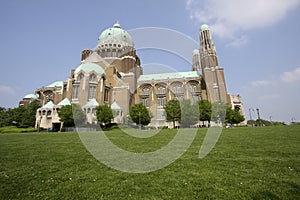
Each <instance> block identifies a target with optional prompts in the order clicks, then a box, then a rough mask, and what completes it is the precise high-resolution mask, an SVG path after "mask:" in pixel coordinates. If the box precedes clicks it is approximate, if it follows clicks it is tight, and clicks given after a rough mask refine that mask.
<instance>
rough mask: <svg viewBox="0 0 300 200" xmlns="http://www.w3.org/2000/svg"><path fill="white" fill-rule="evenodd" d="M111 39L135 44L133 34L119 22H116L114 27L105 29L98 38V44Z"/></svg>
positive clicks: (130, 44)
mask: <svg viewBox="0 0 300 200" xmlns="http://www.w3.org/2000/svg"><path fill="white" fill-rule="evenodd" d="M109 40H112V41H116V42H125V43H127V44H128V45H129V46H134V43H133V40H132V38H131V36H130V35H129V33H128V32H127V31H125V30H123V29H122V28H121V26H120V24H119V23H115V24H114V25H113V27H111V28H108V29H106V30H104V31H103V32H102V33H101V34H100V36H99V38H98V44H100V43H105V42H106V41H109Z"/></svg>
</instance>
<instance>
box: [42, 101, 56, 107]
mask: <svg viewBox="0 0 300 200" xmlns="http://www.w3.org/2000/svg"><path fill="white" fill-rule="evenodd" d="M54 106H55V105H54V103H53V102H52V101H49V102H48V103H46V104H45V105H44V106H43V107H42V108H48V109H52V108H53V107H54Z"/></svg>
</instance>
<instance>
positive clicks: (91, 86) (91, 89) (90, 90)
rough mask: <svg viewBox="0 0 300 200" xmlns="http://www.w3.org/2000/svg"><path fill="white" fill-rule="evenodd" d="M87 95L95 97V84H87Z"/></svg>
mask: <svg viewBox="0 0 300 200" xmlns="http://www.w3.org/2000/svg"><path fill="white" fill-rule="evenodd" d="M88 97H89V99H93V98H96V86H95V85H90V86H89V94H88Z"/></svg>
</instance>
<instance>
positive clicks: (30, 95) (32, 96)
mask: <svg viewBox="0 0 300 200" xmlns="http://www.w3.org/2000/svg"><path fill="white" fill-rule="evenodd" d="M37 98H38V97H37V96H36V95H35V94H27V95H25V96H24V97H23V99H37Z"/></svg>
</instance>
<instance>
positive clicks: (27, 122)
mask: <svg viewBox="0 0 300 200" xmlns="http://www.w3.org/2000/svg"><path fill="white" fill-rule="evenodd" d="M39 107H41V106H40V104H39V102H38V101H32V102H31V103H30V104H29V105H28V107H27V108H26V109H25V112H24V115H23V119H22V125H23V126H25V127H34V125H35V117H36V111H37V109H38V108H39Z"/></svg>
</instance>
